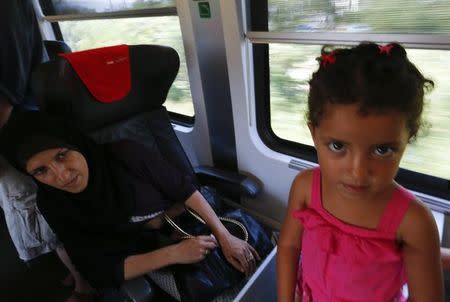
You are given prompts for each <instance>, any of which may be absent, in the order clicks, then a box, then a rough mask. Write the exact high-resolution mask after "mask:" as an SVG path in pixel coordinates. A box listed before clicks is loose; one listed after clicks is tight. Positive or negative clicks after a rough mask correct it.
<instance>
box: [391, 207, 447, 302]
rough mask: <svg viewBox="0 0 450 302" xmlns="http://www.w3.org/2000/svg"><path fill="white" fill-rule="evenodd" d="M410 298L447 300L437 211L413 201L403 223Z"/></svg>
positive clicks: (417, 301)
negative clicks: (437, 225) (434, 212)
mask: <svg viewBox="0 0 450 302" xmlns="http://www.w3.org/2000/svg"><path fill="white" fill-rule="evenodd" d="M399 234H400V237H401V240H402V242H403V255H404V259H405V265H406V277H407V282H408V292H409V298H408V301H410V302H428V301H436V302H443V301H444V285H443V276H442V263H441V257H440V247H439V245H440V244H439V234H438V231H437V227H436V223H435V221H434V218H433V215H432V214H431V212H430V211H429V210H428V209H427V208H426V206H425V205H423V204H422V203H421V202H419V201H416V200H414V201H412V202H411V206H410V208H409V209H408V212H407V213H406V215H405V218H404V219H403V221H402V223H401V224H400V228H399Z"/></svg>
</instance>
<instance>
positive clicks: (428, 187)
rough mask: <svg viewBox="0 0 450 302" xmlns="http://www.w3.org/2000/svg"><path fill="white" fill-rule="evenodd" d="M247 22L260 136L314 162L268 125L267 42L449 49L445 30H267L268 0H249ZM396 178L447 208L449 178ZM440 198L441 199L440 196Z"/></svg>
mask: <svg viewBox="0 0 450 302" xmlns="http://www.w3.org/2000/svg"><path fill="white" fill-rule="evenodd" d="M248 8H249V16H250V18H249V24H248V29H249V30H248V31H247V32H246V33H245V36H246V40H247V42H248V43H249V44H250V45H251V46H252V49H253V68H254V70H253V73H254V87H253V89H254V93H255V99H256V100H258V101H257V102H255V107H256V108H255V111H256V117H257V118H256V126H257V127H256V128H257V131H258V134H259V136H260V138H261V140H262V141H263V142H264V143H265V144H266V145H267V146H268V147H269V148H271V149H273V150H275V151H277V152H280V153H284V154H287V155H290V156H293V157H296V158H300V159H304V160H307V161H311V162H314V163H317V154H316V152H315V149H314V148H313V147H312V146H309V145H306V144H301V143H298V142H294V141H290V140H286V139H283V138H280V137H278V136H277V135H276V134H275V133H274V131H273V129H272V126H271V112H270V66H269V44H270V43H286V44H302V45H308V44H309V45H311V44H314V45H324V44H336V45H357V44H358V43H359V42H360V41H367V40H370V41H373V42H375V43H380V44H384V43H389V42H391V41H397V42H398V43H400V44H402V45H403V46H404V47H405V48H417V49H439V50H449V51H450V35H444V34H379V33H336V32H270V31H269V30H268V18H269V15H268V0H265V1H261V0H250V3H249V6H248ZM396 180H397V181H398V182H399V183H400V184H401V185H403V186H405V187H406V188H408V189H411V190H413V191H417V192H421V193H425V194H429V195H431V196H435V197H438V199H439V200H438V201H437V202H435V204H434V208H435V209H439V210H440V211H443V212H450V203H449V202H446V201H445V200H444V199H446V200H450V180H446V179H443V178H439V177H436V176H432V175H427V174H423V173H420V172H416V171H412V170H407V169H405V168H400V170H399V172H398V174H397V177H396ZM441 198H443V199H441Z"/></svg>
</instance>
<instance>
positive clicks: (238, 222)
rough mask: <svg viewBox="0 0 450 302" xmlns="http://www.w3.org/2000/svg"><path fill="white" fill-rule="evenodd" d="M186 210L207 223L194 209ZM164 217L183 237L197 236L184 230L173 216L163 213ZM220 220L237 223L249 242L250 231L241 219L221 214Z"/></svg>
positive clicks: (245, 239)
mask: <svg viewBox="0 0 450 302" xmlns="http://www.w3.org/2000/svg"><path fill="white" fill-rule="evenodd" d="M186 211H187V212H188V213H189V214H191V215H192V216H194V217H195V219H197V220H198V221H200V222H201V223H203V224H206V222H205V220H203V218H201V217H200V215H198V214H197V213H195V212H194V211H193V210H191V209H189V208H188V207H186ZM163 217H164V219H165V220H166V221H167V223H168V224H170V225H171V226H172V227H173V228H174V229H176V230H177V231H178V232H180V233H181V234H183V236H182V238H183V239H191V238H195V236H193V235H191V234H189V233H188V232H186V231H185V230H183V229H182V228H181V227H180V226H179V225H177V224H176V222H175V221H173V220H172V218H170V217H169V216H168V215H167V214H166V213H163ZM219 220H220V221H226V222H230V223H233V224H235V225H237V226H238V227H239V228H240V229H241V231H242V233H243V234H244V241H245V242H248V231H247V229H246V228H245V226H244V225H243V224H242V223H241V222H240V221H237V220H236V219H232V218H228V217H221V216H220V217H219Z"/></svg>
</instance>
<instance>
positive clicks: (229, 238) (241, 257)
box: [219, 233, 261, 277]
mask: <svg viewBox="0 0 450 302" xmlns="http://www.w3.org/2000/svg"><path fill="white" fill-rule="evenodd" d="M219 243H220V247H221V248H222V252H223V254H224V256H225V258H226V259H227V260H228V262H230V263H231V265H233V266H234V267H235V268H236V269H237V270H239V271H241V272H243V273H245V276H247V277H248V276H250V274H251V273H252V272H253V271H254V270H255V269H256V261H259V260H261V258H260V257H259V255H258V252H256V250H255V249H254V248H253V247H252V246H251V245H250V244H248V243H247V242H245V241H244V240H241V239H239V238H237V237H235V236H233V235H231V234H230V233H228V234H227V235H225V236H223V237H221V238H219Z"/></svg>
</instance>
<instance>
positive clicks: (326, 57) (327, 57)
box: [320, 51, 336, 66]
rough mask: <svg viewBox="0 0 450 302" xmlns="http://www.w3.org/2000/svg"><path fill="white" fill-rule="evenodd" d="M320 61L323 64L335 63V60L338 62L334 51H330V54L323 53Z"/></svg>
mask: <svg viewBox="0 0 450 302" xmlns="http://www.w3.org/2000/svg"><path fill="white" fill-rule="evenodd" d="M320 61H321V62H322V64H323V66H327V64H333V63H334V62H336V56H335V55H334V51H332V52H330V53H329V54H325V53H324V54H322V55H321V56H320Z"/></svg>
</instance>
